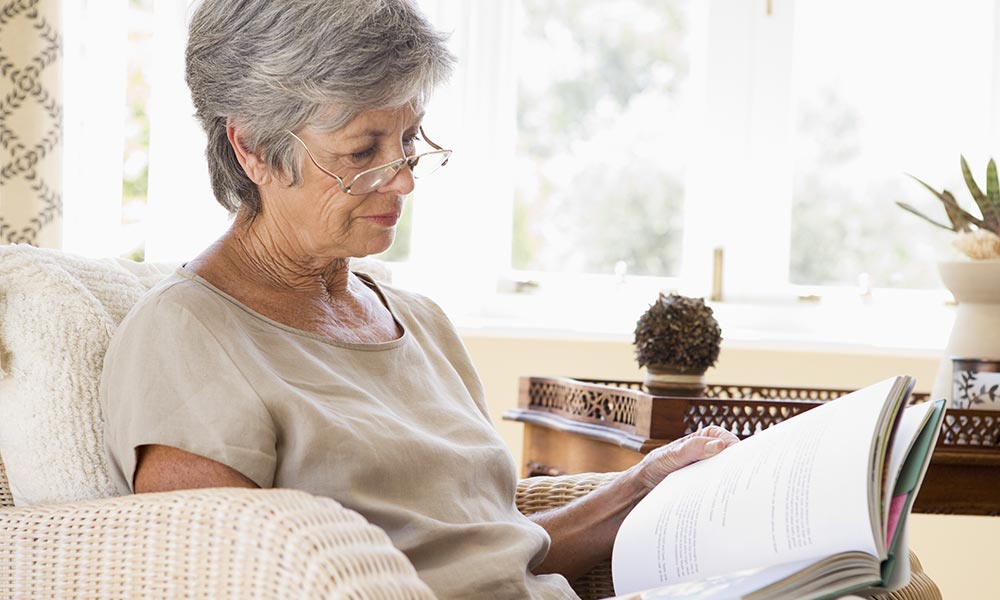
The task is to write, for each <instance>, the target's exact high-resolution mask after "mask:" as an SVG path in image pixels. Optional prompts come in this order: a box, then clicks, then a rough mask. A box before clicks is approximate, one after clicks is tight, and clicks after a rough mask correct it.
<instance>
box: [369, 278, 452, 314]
mask: <svg viewBox="0 0 1000 600" xmlns="http://www.w3.org/2000/svg"><path fill="white" fill-rule="evenodd" d="M354 273H355V275H358V276H359V277H362V278H363V279H365V280H366V281H367V282H368V283H369V285H374V286H375V288H376V289H377V290H378V291H380V292H381V293H382V295H383V296H384V297H385V299H386V301H388V303H389V307H390V310H391V311H393V312H396V311H397V310H399V311H402V312H406V313H409V314H412V315H414V316H415V317H417V318H419V319H420V320H422V321H427V320H441V321H443V322H447V323H448V324H449V326H450V324H451V323H450V321H449V320H448V317H447V316H446V315H445V313H444V311H443V310H442V309H441V307H440V306H438V304H437V303H436V302H434V301H433V300H431V299H430V298H428V297H427V296H424V295H423V294H419V293H417V292H414V291H411V290H407V289H404V288H401V287H396V286H394V285H392V284H390V283H386V282H384V281H379V280H377V279H375V278H374V277H372V276H371V275H368V274H367V273H364V272H359V271H355V272H354Z"/></svg>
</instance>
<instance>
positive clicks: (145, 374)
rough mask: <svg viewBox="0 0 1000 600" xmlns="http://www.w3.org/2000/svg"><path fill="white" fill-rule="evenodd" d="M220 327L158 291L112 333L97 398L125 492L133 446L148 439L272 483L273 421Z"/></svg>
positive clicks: (109, 449)
mask: <svg viewBox="0 0 1000 600" xmlns="http://www.w3.org/2000/svg"><path fill="white" fill-rule="evenodd" d="M220 333H225V332H219V331H215V332H213V331H212V330H211V329H210V328H209V327H207V326H206V325H205V323H204V322H203V320H202V319H199V318H198V317H197V316H196V315H195V314H193V313H192V312H191V311H190V310H189V309H187V308H185V307H184V306H181V305H179V304H178V303H176V302H174V301H171V299H170V298H169V297H167V298H164V297H162V295H161V296H160V297H153V298H150V299H148V301H141V302H140V305H139V306H137V307H136V309H135V310H133V312H132V313H131V314H130V315H129V316H128V317H127V318H126V319H125V321H124V322H123V323H122V325H121V327H119V329H118V331H117V332H116V333H115V336H114V338H113V339H112V342H111V345H110V346H109V348H108V352H107V354H106V356H105V359H104V371H103V373H102V377H101V402H102V406H103V408H104V418H105V425H106V427H105V449H106V452H107V455H108V459H109V463H110V467H111V471H112V475H113V476H114V478H115V479H116V483H117V485H118V487H119V489H120V491H122V492H123V493H125V492H127V491H134V486H133V478H134V475H135V467H136V449H137V448H138V447H139V446H143V445H146V444H160V445H164V446H172V447H175V448H178V449H181V450H185V451H187V452H191V453H193V454H197V455H200V456H204V457H206V458H210V459H212V460H214V461H216V462H219V463H222V464H224V465H226V466H228V467H230V468H232V469H235V470H236V471H238V472H240V473H242V474H243V475H245V476H246V477H248V478H250V479H251V480H253V481H254V483H256V484H257V485H259V486H260V487H262V488H268V487H271V485H272V483H273V481H274V471H275V465H276V451H275V444H276V438H277V435H276V433H275V427H274V423H273V421H272V419H271V417H270V415H269V413H268V411H267V409H266V407H265V406H264V404H263V402H262V401H261V399H260V397H259V395H258V394H257V392H256V391H255V390H254V389H253V387H252V386H251V385H250V384H249V382H248V380H247V378H246V377H245V376H244V373H243V372H242V371H241V369H240V367H239V365H237V364H236V363H235V362H234V361H233V359H232V355H231V353H230V352H229V351H228V349H227V345H226V343H224V342H223V341H220V339H225V336H220Z"/></svg>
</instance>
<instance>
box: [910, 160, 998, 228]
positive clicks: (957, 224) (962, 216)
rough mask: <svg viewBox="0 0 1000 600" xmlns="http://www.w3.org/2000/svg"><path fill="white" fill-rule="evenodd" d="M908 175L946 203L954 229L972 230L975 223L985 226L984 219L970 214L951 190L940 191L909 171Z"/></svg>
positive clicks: (945, 208)
mask: <svg viewBox="0 0 1000 600" xmlns="http://www.w3.org/2000/svg"><path fill="white" fill-rule="evenodd" d="M906 175H907V177H909V178H910V179H912V180H914V181H916V182H917V183H919V184H920V185H922V186H924V187H925V188H927V190H928V191H929V192H930V193H932V194H934V196H935V197H936V198H937V199H938V200H940V201H941V203H942V204H944V210H945V212H946V213H948V219H949V220H950V221H951V223H952V227H951V230H952V231H970V230H971V229H972V227H971V226H970V225H975V226H976V227H985V225H984V224H983V221H982V219H980V218H978V217H976V216H975V215H972V214H970V213H969V211H967V210H965V209H964V208H962V207H961V206H959V205H958V201H957V200H955V196H953V195H952V194H951V192H949V191H948V190H944V191H941V192H939V191H937V190H936V189H934V188H932V187H931V186H930V185H929V184H928V183H926V182H925V181H923V180H922V179H919V178H917V177H915V176H913V175H910V174H909V173H907V174H906ZM911 212H913V211H911ZM921 216H923V215H921ZM924 218H927V217H924ZM931 222H934V221H931Z"/></svg>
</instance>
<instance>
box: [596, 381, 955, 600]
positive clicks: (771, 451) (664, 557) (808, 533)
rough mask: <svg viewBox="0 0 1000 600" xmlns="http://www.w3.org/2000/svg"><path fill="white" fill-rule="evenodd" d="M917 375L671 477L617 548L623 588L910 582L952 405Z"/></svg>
mask: <svg viewBox="0 0 1000 600" xmlns="http://www.w3.org/2000/svg"><path fill="white" fill-rule="evenodd" d="M912 388H913V380H912V379H911V378H910V377H896V378H893V379H888V380H886V381H883V382H881V383H878V384H875V385H873V386H870V387H867V388H865V389H863V390H859V391H857V392H854V393H852V394H849V395H847V396H844V397H842V398H839V399H837V400H833V401H831V402H828V403H826V404H824V405H823V406H819V407H817V408H814V409H812V410H809V411H807V412H804V413H802V414H800V415H797V416H796V417H794V418H791V419H788V420H787V421H784V422H782V423H779V424H777V425H775V426H773V427H770V428H768V429H766V430H764V431H761V432H759V433H756V434H754V435H753V436H751V437H749V438H748V439H746V440H744V441H742V442H740V443H739V444H736V445H735V446H732V447H730V448H727V449H726V450H725V451H723V452H721V453H720V454H718V455H716V456H714V457H712V458H709V459H707V460H704V461H701V462H699V463H695V464H693V465H690V466H688V467H685V468H683V469H681V470H680V471H677V472H675V473H672V474H671V475H670V476H668V477H667V478H666V479H664V480H663V482H662V483H660V485H658V486H657V487H656V488H655V489H653V490H652V491H651V492H650V493H649V495H648V496H646V498H644V499H643V500H642V501H641V502H640V503H639V504H638V506H636V507H635V509H633V510H632V512H631V513H630V514H629V515H628V517H627V518H626V519H625V521H624V523H623V524H622V526H621V529H620V530H619V532H618V537H617V538H616V539H615V547H614V554H613V558H612V567H613V575H614V583H615V592H616V593H617V594H619V595H623V594H630V593H633V592H639V591H643V594H642V595H641V597H643V598H747V599H768V598H827V597H835V596H838V595H841V594H844V593H847V592H850V591H854V590H860V589H863V588H869V587H877V588H889V589H895V588H898V587H901V586H903V585H905V584H906V583H907V582H908V581H909V576H910V573H909V559H908V554H909V551H908V548H907V545H906V544H907V541H906V531H905V527H906V519H907V516H908V515H909V513H910V508H911V507H912V506H913V501H914V498H915V497H916V494H917V490H918V489H919V488H920V483H921V481H922V480H923V477H924V473H925V472H926V471H927V465H928V463H929V462H930V457H931V453H932V452H933V449H934V445H935V443H936V442H937V438H938V433H939V431H940V429H941V424H942V422H943V420H944V401H937V402H926V403H923V404H917V405H914V406H910V407H906V401H907V398H908V396H909V394H910V391H911V390H912Z"/></svg>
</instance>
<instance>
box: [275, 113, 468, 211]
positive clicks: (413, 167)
mask: <svg viewBox="0 0 1000 600" xmlns="http://www.w3.org/2000/svg"><path fill="white" fill-rule="evenodd" d="M285 132H286V133H288V135H290V136H292V137H293V138H295V139H296V140H298V142H299V143H300V144H302V147H303V148H305V149H306V154H307V155H308V156H309V160H311V161H312V163H313V164H314V165H316V168H317V169H319V170H320V171H323V172H324V173H326V174H327V175H329V176H330V177H333V178H334V179H336V180H337V183H339V184H340V189H341V190H343V191H344V193H345V194H350V195H352V196H360V195H363V194H367V193H369V192H371V191H373V190H376V189H378V188H380V187H381V186H383V185H385V184H386V183H389V182H390V181H392V178H393V177H395V176H396V174H398V173H399V171H400V170H401V169H402V168H403V165H406V166H408V167H410V171H411V172H412V173H413V178H414V179H421V178H423V177H427V176H428V175H430V174H432V173H434V172H435V171H437V170H438V169H440V168H441V167H443V166H445V165H446V164H448V159H449V158H451V150H445V149H444V148H442V147H441V146H438V145H437V144H435V143H434V142H432V141H431V140H430V139H429V138H428V137H427V134H426V133H424V128H423V127H421V128H420V135H421V136H422V137H423V139H424V141H426V142H427V143H428V144H430V145H431V146H432V147H433V148H434V150H431V151H430V152H422V153H420V154H416V155H414V156H404V157H403V158H398V159H396V160H394V161H392V162H390V163H386V164H384V165H380V166H378V167H372V168H371V169H367V170H364V171H362V172H360V173H358V174H357V175H355V176H354V178H352V179H351V181H350V183H344V180H343V178H341V177H340V176H339V175H336V174H334V173H332V172H331V171H329V170H327V169H326V168H325V167H324V166H323V165H321V164H319V162H317V160H316V158H315V157H314V156H313V154H312V152H311V151H310V150H309V146H307V145H306V143H305V142H303V141H302V138H300V137H299V136H297V135H295V134H294V133H292V132H291V131H288V130H287V129H286V130H285Z"/></svg>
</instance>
